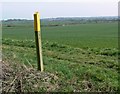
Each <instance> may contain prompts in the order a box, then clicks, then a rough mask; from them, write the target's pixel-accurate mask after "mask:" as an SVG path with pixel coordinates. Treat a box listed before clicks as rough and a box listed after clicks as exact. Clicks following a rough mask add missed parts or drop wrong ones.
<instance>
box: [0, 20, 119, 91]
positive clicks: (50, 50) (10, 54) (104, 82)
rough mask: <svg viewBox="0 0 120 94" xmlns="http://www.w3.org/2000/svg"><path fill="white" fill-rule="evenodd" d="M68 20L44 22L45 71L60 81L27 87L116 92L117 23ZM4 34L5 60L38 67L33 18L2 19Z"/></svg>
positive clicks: (42, 29)
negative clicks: (21, 19)
mask: <svg viewBox="0 0 120 94" xmlns="http://www.w3.org/2000/svg"><path fill="white" fill-rule="evenodd" d="M66 23H68V24H66ZM69 23H70V22H64V21H63V22H62V23H59V21H56V22H55V21H42V23H41V26H42V27H41V34H42V48H43V49H42V50H43V61H44V69H45V70H44V71H45V72H46V73H51V74H54V75H55V77H56V78H57V80H55V79H53V80H51V81H50V82H49V83H50V86H49V88H47V86H44V85H43V87H41V88H38V87H39V86H37V87H26V88H29V90H32V91H40V90H41V91H60V92H62V91H66V92H68V91H74V92H76V91H77V92H79V91H82V92H85V91H87V92H88V91H117V88H118V73H117V71H118V58H117V55H118V30H117V28H118V26H117V22H109V23H108V22H103V23H102V22H101V23H84V24H83V23H81V24H80V23H79V24H78V23H77V24H75V23H74V24H69ZM2 34H3V35H2V37H3V39H2V43H3V46H2V49H3V50H2V51H3V61H6V62H16V63H19V64H20V63H21V64H23V63H24V64H25V65H26V66H29V63H30V64H31V65H32V66H33V68H34V69H36V49H35V40H34V28H33V21H28V20H26V21H6V22H3V32H2ZM26 84H27V83H26ZM34 84H36V83H35V82H33V86H34ZM26 88H24V89H25V90H27V89H26Z"/></svg>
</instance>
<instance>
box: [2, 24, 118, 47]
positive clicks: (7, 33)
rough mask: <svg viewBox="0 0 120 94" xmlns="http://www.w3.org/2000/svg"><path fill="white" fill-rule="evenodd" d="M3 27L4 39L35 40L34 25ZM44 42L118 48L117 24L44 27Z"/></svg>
mask: <svg viewBox="0 0 120 94" xmlns="http://www.w3.org/2000/svg"><path fill="white" fill-rule="evenodd" d="M7 24H9V23H4V25H3V38H12V39H20V40H25V39H26V40H29V39H31V40H33V39H34V29H33V23H32V22H31V23H29V24H28V23H22V24H23V25H22V26H21V24H20V23H19V24H18V25H17V22H15V23H13V27H6V26H5V25H7ZM41 30H42V40H43V41H44V40H45V41H51V42H57V43H59V44H65V45H70V46H73V47H80V48H86V47H89V48H94V47H99V48H116V47H117V46H118V31H117V23H98V24H79V25H68V26H54V27H42V28H41Z"/></svg>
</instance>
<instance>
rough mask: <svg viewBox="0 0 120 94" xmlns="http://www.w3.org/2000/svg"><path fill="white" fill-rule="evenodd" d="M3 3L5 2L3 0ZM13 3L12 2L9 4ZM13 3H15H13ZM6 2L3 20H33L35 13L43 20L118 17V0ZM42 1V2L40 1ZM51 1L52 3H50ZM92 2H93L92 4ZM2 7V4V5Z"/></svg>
mask: <svg viewBox="0 0 120 94" xmlns="http://www.w3.org/2000/svg"><path fill="white" fill-rule="evenodd" d="M2 1H3V0H2ZM7 1H11V2H7ZM12 1H13V2H12ZM14 1H15V0H4V2H2V18H3V19H10V18H18V19H19V18H25V19H33V14H34V12H35V11H38V12H40V15H41V18H48V17H49V18H51V17H86V16H117V15H118V0H79V1H78V0H69V2H68V0H66V2H64V1H65V0H64V1H63V0H61V1H62V2H60V0H56V2H55V1H54V0H44V2H38V0H36V2H33V1H34V0H29V2H27V1H28V0H24V1H25V2H24V1H23V2H22V0H21V2H20V1H17V2H14ZM39 1H40V0H39ZM48 1H49V2H48ZM50 1H51V2H50ZM90 1H91V2H90ZM0 7H1V4H0Z"/></svg>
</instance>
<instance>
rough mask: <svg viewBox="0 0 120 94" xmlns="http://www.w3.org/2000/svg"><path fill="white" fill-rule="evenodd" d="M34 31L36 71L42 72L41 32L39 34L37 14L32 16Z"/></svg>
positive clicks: (38, 17)
mask: <svg viewBox="0 0 120 94" xmlns="http://www.w3.org/2000/svg"><path fill="white" fill-rule="evenodd" d="M34 30H35V41H36V53H37V64H38V70H40V71H41V72H42V71H43V59H42V44H41V32H40V16H39V13H38V12H36V13H35V14H34Z"/></svg>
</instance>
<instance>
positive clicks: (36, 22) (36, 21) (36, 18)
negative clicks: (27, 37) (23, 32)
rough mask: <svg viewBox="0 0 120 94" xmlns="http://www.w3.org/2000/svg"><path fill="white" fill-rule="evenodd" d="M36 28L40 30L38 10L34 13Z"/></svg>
mask: <svg viewBox="0 0 120 94" xmlns="http://www.w3.org/2000/svg"><path fill="white" fill-rule="evenodd" d="M34 30H35V31H40V15H39V13H38V12H36V13H35V14H34Z"/></svg>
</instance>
